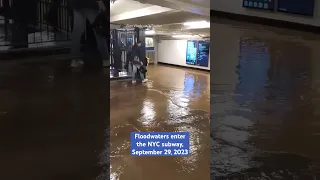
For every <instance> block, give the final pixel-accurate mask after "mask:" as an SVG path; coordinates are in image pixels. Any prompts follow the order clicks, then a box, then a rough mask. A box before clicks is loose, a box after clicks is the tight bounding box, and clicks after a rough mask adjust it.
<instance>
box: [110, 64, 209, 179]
mask: <svg viewBox="0 0 320 180" xmlns="http://www.w3.org/2000/svg"><path fill="white" fill-rule="evenodd" d="M209 75H210V74H209V73H208V72H202V71H194V70H190V69H186V68H183V69H178V68H172V67H167V66H154V67H152V66H150V67H149V68H148V74H147V78H149V79H150V81H149V82H147V83H146V84H135V85H133V84H132V83H131V81H113V82H111V87H110V104H111V109H110V112H111V119H110V142H111V146H110V161H111V178H110V179H111V180H150V179H153V180H163V179H190V180H196V179H209V178H210V173H209V172H210V170H209V163H210V158H209V153H210V152H209V151H210V146H209V118H208V117H209V116H208V115H209V113H208V112H209V109H210V108H209V104H210V103H209V100H210V98H209V93H210V91H209V86H210V84H209V78H210V77H209ZM134 131H141V132H142V131H168V132H172V131H188V132H190V133H191V135H190V136H191V138H190V146H191V150H192V152H191V155H190V156H188V157H133V156H130V144H129V141H130V132H134Z"/></svg>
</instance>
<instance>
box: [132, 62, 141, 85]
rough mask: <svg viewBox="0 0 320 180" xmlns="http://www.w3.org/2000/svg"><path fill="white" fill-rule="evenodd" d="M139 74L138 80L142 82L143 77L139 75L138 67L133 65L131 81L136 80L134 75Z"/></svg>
mask: <svg viewBox="0 0 320 180" xmlns="http://www.w3.org/2000/svg"><path fill="white" fill-rule="evenodd" d="M137 72H139V75H140V78H141V80H144V76H143V73H141V72H140V71H139V67H137V66H135V65H133V69H132V80H133V81H134V80H136V73H137Z"/></svg>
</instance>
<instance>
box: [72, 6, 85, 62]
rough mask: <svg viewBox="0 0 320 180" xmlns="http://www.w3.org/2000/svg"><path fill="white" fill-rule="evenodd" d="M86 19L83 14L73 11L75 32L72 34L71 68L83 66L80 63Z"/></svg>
mask: <svg viewBox="0 0 320 180" xmlns="http://www.w3.org/2000/svg"><path fill="white" fill-rule="evenodd" d="M85 26H86V18H85V16H84V15H83V13H82V12H79V11H76V10H73V31H72V34H71V40H72V48H71V57H72V61H71V67H76V66H79V65H81V64H82V63H83V62H82V61H79V59H81V58H82V56H81V44H80V41H81V36H82V34H83V33H84V31H85Z"/></svg>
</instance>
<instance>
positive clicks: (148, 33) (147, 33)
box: [145, 30, 156, 35]
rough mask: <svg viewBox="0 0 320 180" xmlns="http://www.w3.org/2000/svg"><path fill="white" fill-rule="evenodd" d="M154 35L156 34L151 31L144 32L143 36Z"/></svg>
mask: <svg viewBox="0 0 320 180" xmlns="http://www.w3.org/2000/svg"><path fill="white" fill-rule="evenodd" d="M155 33H156V32H155V31H153V30H150V31H145V34H146V35H153V34H155Z"/></svg>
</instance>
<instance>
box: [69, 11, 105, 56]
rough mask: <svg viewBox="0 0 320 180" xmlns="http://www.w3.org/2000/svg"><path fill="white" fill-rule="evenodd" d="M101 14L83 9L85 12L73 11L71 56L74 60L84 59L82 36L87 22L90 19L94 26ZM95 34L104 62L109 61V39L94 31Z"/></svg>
mask: <svg viewBox="0 0 320 180" xmlns="http://www.w3.org/2000/svg"><path fill="white" fill-rule="evenodd" d="M98 13H99V12H97V11H94V10H90V9H83V10H73V14H74V16H73V17H74V20H73V31H72V35H71V38H72V49H71V56H72V58H73V59H77V58H82V54H81V43H80V41H81V37H82V34H83V33H84V32H85V30H86V20H87V19H88V20H89V22H90V23H91V24H92V23H93V22H94V21H95V19H96V16H97V14H98ZM94 34H95V37H96V42H97V46H98V49H99V51H100V54H101V57H102V59H103V60H107V59H108V54H109V53H108V44H107V39H106V37H104V36H101V35H99V34H97V33H96V31H95V30H94Z"/></svg>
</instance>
